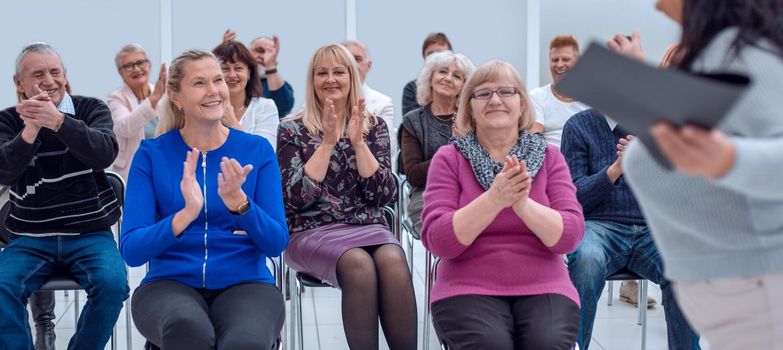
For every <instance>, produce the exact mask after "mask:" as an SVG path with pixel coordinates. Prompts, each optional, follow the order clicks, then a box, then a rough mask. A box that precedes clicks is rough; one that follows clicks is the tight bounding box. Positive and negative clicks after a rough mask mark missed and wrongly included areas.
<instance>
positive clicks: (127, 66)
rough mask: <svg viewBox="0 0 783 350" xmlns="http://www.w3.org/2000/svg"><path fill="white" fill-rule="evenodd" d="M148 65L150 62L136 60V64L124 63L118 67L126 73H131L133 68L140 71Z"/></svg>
mask: <svg viewBox="0 0 783 350" xmlns="http://www.w3.org/2000/svg"><path fill="white" fill-rule="evenodd" d="M149 64H150V61H149V60H148V59H146V58H145V59H143V60H138V61H136V62H131V63H126V64H123V65H121V66H120V68H122V69H124V70H125V71H126V72H133V68H135V67H139V68H140V69H144V68H147V66H148V65H149Z"/></svg>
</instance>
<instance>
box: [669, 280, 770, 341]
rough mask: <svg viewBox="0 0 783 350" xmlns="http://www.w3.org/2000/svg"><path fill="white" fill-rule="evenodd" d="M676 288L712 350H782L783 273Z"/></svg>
mask: <svg viewBox="0 0 783 350" xmlns="http://www.w3.org/2000/svg"><path fill="white" fill-rule="evenodd" d="M674 288H675V289H674V290H675V293H676V295H677V301H678V303H679V304H680V308H681V309H682V311H683V313H684V314H685V316H686V318H687V319H688V321H689V322H690V324H691V325H692V326H693V328H694V329H695V330H696V331H697V332H698V333H700V334H701V335H702V337H704V338H706V339H707V341H708V342H709V345H710V349H711V350H766V349H774V350H783V273H777V274H768V275H762V276H757V277H747V278H746V277H734V278H723V279H716V280H707V281H702V282H696V283H675V284H674Z"/></svg>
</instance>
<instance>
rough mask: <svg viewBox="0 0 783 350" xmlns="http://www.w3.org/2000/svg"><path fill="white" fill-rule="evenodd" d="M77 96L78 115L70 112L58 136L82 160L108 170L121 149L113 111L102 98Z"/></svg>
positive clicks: (94, 167)
mask: <svg viewBox="0 0 783 350" xmlns="http://www.w3.org/2000/svg"><path fill="white" fill-rule="evenodd" d="M76 99H77V97H74V103H75V104H76V115H67V114H66V115H65V121H64V122H63V125H62V126H61V127H60V130H59V131H58V132H57V133H56V134H55V135H57V137H58V138H59V139H60V141H61V142H62V143H63V144H65V146H67V147H68V148H69V150H70V151H71V152H72V153H73V155H74V156H75V157H76V158H77V159H79V161H81V162H82V163H84V164H86V165H87V166H89V167H91V168H93V169H96V170H103V169H106V168H108V167H109V166H111V164H112V162H114V158H117V152H118V150H119V146H118V145H117V138H116V137H115V136H114V131H113V130H112V129H113V126H114V122H113V121H112V119H111V111H110V110H109V107H107V106H106V104H105V103H103V102H102V101H100V100H98V99H94V98H84V97H82V98H80V101H79V103H76Z"/></svg>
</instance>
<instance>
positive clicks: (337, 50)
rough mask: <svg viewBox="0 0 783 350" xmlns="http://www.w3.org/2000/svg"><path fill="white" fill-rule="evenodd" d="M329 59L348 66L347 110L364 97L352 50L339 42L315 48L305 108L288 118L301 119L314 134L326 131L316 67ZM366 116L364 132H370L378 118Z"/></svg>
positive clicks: (311, 61) (309, 66) (371, 115)
mask: <svg viewBox="0 0 783 350" xmlns="http://www.w3.org/2000/svg"><path fill="white" fill-rule="evenodd" d="M328 60H333V61H335V62H336V63H337V64H339V65H343V66H345V67H347V68H348V75H349V77H350V91H349V93H348V101H346V106H345V110H346V111H347V112H349V113H350V111H351V109H352V108H353V106H357V105H358V104H359V100H360V99H361V98H362V91H361V86H362V83H361V81H360V80H359V79H360V78H359V66H358V65H357V64H356V60H354V58H353V55H351V52H350V51H348V49H346V48H345V47H344V46H342V45H338V44H331V45H326V46H322V47H320V48H318V50H315V53H314V54H313V57H312V58H311V59H310V63H309V64H308V66H307V81H306V86H305V104H304V108H303V109H302V112H300V113H299V114H296V115H295V116H293V117H288V118H286V120H296V119H301V120H302V123H303V124H304V126H305V127H306V128H307V131H308V132H310V133H311V134H314V135H317V134H321V133H323V131H324V126H323V122H322V121H321V116H322V115H323V112H324V106H323V104H322V103H321V101H318V97H317V96H316V94H315V89H316V86H315V85H314V84H313V80H314V78H315V67H316V65H317V64H319V63H321V62H323V61H328ZM365 118H366V121H367V122H365V123H364V133H367V132H369V130H370V127H371V126H373V125H375V123H376V122H377V118H376V117H375V115H374V114H372V113H365Z"/></svg>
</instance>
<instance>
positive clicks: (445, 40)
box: [421, 32, 453, 59]
mask: <svg viewBox="0 0 783 350" xmlns="http://www.w3.org/2000/svg"><path fill="white" fill-rule="evenodd" d="M433 44H444V45H446V46H448V47H449V51H453V50H452V49H451V41H449V37H447V36H446V34H445V33H442V32H436V33H430V34H429V35H427V37H426V38H424V43H422V44H421V57H424V58H425V59H426V58H427V57H426V56H424V53H425V52H426V51H427V47H428V46H430V45H433Z"/></svg>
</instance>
